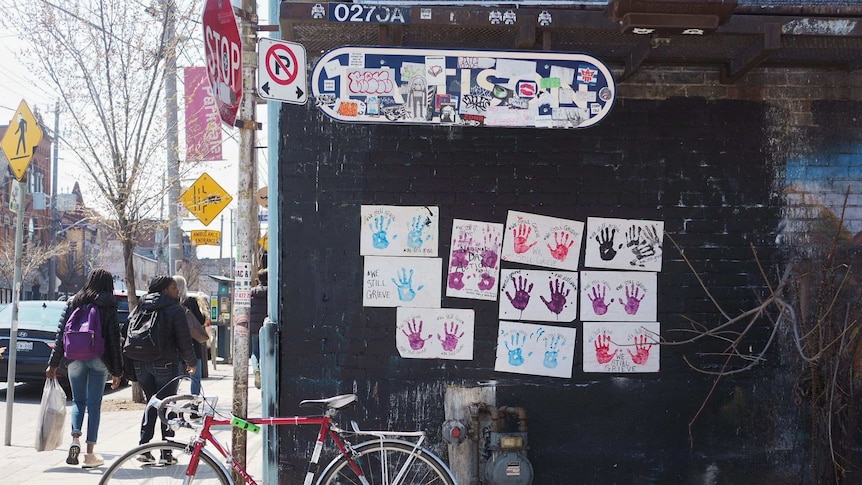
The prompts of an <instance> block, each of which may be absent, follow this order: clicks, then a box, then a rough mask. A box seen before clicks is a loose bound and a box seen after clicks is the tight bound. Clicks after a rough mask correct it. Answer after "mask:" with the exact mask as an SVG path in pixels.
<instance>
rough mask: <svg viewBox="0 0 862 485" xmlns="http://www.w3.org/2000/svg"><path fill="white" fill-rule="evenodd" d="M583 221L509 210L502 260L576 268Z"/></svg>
mask: <svg viewBox="0 0 862 485" xmlns="http://www.w3.org/2000/svg"><path fill="white" fill-rule="evenodd" d="M583 232H584V223H583V222H579V221H571V220H568V219H558V218H556V217H548V216H541V215H536V214H528V213H526V212H517V211H509V214H508V216H507V217H506V229H505V237H504V238H503V254H502V258H503V261H511V262H514V263H525V264H532V265H534V266H545V267H548V268H556V269H563V270H571V271H577V269H578V264H579V262H580V257H581V239H582V238H583Z"/></svg>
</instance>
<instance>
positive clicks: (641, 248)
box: [584, 217, 664, 271]
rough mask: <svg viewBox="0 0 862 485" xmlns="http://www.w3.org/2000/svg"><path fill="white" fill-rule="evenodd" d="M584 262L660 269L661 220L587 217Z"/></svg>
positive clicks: (662, 230)
mask: <svg viewBox="0 0 862 485" xmlns="http://www.w3.org/2000/svg"><path fill="white" fill-rule="evenodd" d="M586 240H587V243H586V249H585V255H584V266H586V267H588V268H605V269H627V270H631V271H661V255H662V242H663V240H664V222H663V221H641V220H633V219H607V218H602V217H588V218H587V232H586Z"/></svg>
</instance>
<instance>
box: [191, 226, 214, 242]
mask: <svg viewBox="0 0 862 485" xmlns="http://www.w3.org/2000/svg"><path fill="white" fill-rule="evenodd" d="M191 239H192V246H218V245H219V244H220V243H221V231H210V230H206V229H204V230H196V231H192V237H191Z"/></svg>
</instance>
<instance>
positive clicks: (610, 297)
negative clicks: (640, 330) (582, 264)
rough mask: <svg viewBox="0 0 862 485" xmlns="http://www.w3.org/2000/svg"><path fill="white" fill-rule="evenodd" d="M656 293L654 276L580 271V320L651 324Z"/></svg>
mask: <svg viewBox="0 0 862 485" xmlns="http://www.w3.org/2000/svg"><path fill="white" fill-rule="evenodd" d="M657 290H658V285H657V275H656V273H647V272H640V271H581V320H582V321H585V322H586V321H597V322H622V321H629V322H654V321H655V320H656V314H657V311H658V310H657V309H658V298H657V296H656V295H657V294H658V291H657Z"/></svg>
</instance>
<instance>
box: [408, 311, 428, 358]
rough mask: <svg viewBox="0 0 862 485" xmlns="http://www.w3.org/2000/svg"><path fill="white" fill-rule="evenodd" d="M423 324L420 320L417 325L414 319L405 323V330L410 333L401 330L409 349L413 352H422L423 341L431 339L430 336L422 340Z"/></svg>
mask: <svg viewBox="0 0 862 485" xmlns="http://www.w3.org/2000/svg"><path fill="white" fill-rule="evenodd" d="M423 324H424V322H423V321H422V320H419V323H418V324H417V323H416V319H415V318H414V319H412V320H410V321H409V322H407V330H409V331H410V332H409V333H408V332H407V330H404V329H403V328H402V329H401V332H402V333H403V334H404V335H406V336H407V342H409V343H410V348H411V349H413V350H422V347H424V346H425V341H426V340H429V339H430V338H431V336H430V335H429V336H428V338H422V325H423Z"/></svg>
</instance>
